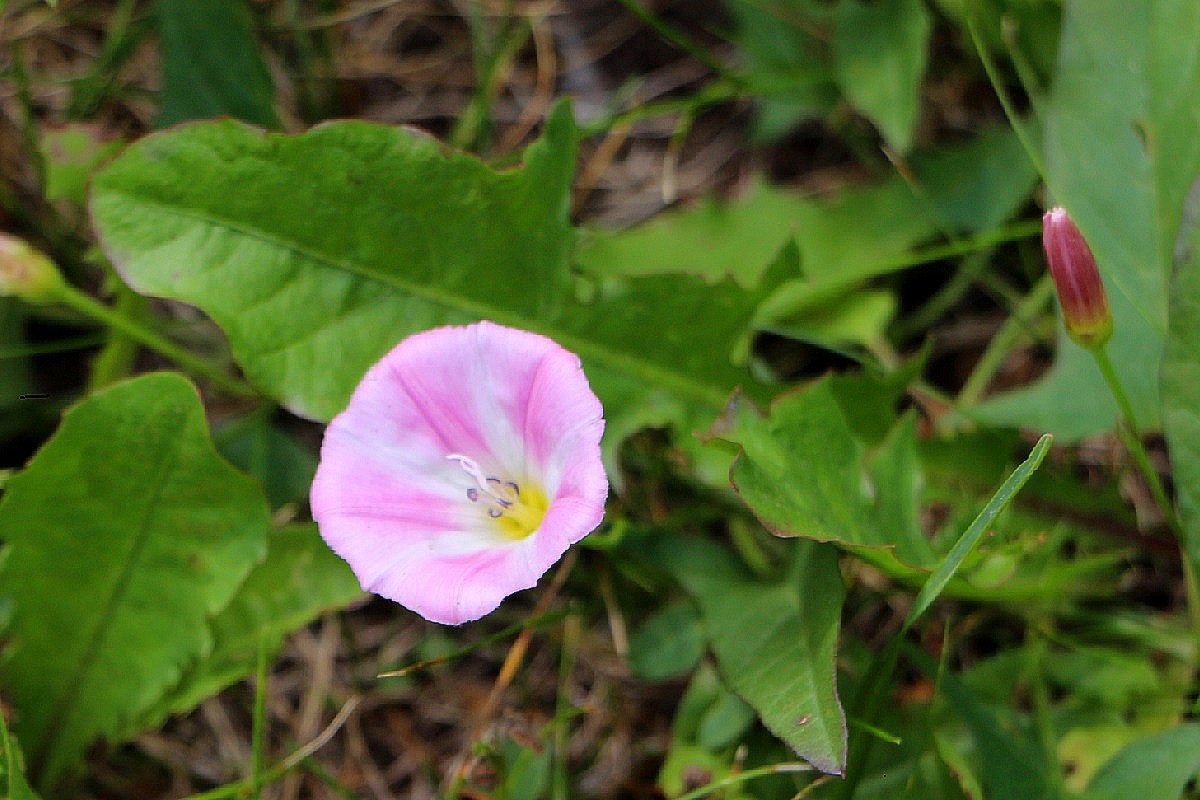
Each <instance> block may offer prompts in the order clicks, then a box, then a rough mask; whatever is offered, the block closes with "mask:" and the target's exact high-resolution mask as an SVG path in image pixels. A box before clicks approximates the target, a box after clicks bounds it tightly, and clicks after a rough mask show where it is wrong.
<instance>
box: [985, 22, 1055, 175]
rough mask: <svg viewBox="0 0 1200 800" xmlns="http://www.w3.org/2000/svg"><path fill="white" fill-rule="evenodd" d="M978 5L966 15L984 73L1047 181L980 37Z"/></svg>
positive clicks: (1029, 137) (1034, 148)
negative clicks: (977, 20)
mask: <svg viewBox="0 0 1200 800" xmlns="http://www.w3.org/2000/svg"><path fill="white" fill-rule="evenodd" d="M977 5H978V3H974V4H972V7H969V8H968V9H967V13H966V15H965V16H966V20H967V33H968V34H970V36H971V42H972V43H973V44H974V45H975V51H976V52H977V53H978V54H979V60H980V62H981V63H982V64H983V71H984V72H986V73H987V76H988V81H990V82H991V84H992V89H993V90H994V91H995V92H996V98H997V99H998V100H999V101H1000V106H1001V108H1003V109H1004V116H1006V117H1007V118H1008V124H1009V125H1011V126H1012V129H1013V132H1014V133H1015V134H1016V135H1017V139H1018V140H1019V141H1020V142H1021V147H1022V148H1023V149H1024V150H1025V155H1027V156H1028V157H1029V160H1030V162H1031V163H1032V164H1033V166H1034V169H1036V170H1037V172H1038V174H1039V175H1041V176H1042V178H1043V179H1045V176H1046V165H1045V163H1044V162H1043V161H1042V156H1041V153H1039V152H1038V149H1037V147H1035V146H1034V143H1033V137H1032V136H1030V135H1029V131H1028V130H1027V129H1026V127H1025V123H1024V122H1023V121H1022V120H1021V118H1020V116H1019V115H1018V114H1017V110H1016V107H1015V106H1014V105H1013V101H1012V98H1011V97H1009V95H1008V90H1007V89H1005V88H1004V84H1003V83H1002V82H1001V80H1000V71H999V70H997V69H996V62H995V61H993V60H992V54H991V53H989V52H988V49H987V45H985V44H984V42H983V37H981V36H980V35H979V27H978V26H977V24H976V22H975V11H976V8H975V6H977Z"/></svg>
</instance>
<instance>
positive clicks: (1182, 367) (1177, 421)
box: [1162, 181, 1200, 578]
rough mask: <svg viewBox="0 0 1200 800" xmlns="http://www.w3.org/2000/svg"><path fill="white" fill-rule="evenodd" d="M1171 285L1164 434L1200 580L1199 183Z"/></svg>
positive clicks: (1193, 564)
mask: <svg viewBox="0 0 1200 800" xmlns="http://www.w3.org/2000/svg"><path fill="white" fill-rule="evenodd" d="M1192 200H1193V207H1191V208H1189V209H1188V213H1187V216H1188V220H1187V222H1186V223H1185V225H1186V227H1185V228H1184V230H1183V231H1182V232H1181V235H1180V241H1179V248H1178V266H1177V268H1176V271H1175V277H1174V280H1173V282H1172V285H1171V328H1170V332H1169V334H1168V336H1167V350H1166V355H1165V356H1164V360H1163V371H1162V395H1163V430H1164V432H1165V433H1166V436H1167V444H1168V445H1169V446H1170V450H1171V467H1172V469H1173V471H1174V478H1175V489H1176V493H1177V496H1178V502H1179V514H1180V518H1181V520H1182V523H1183V529H1184V541H1183V549H1184V552H1185V554H1186V555H1187V558H1188V562H1189V564H1190V566H1191V575H1192V576H1193V578H1194V577H1195V576H1196V575H1200V181H1197V182H1196V184H1195V187H1194V188H1193V196H1192Z"/></svg>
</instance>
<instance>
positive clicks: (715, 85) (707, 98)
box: [579, 78, 742, 138]
mask: <svg viewBox="0 0 1200 800" xmlns="http://www.w3.org/2000/svg"><path fill="white" fill-rule="evenodd" d="M741 96H742V90H741V89H740V88H739V87H738V85H737V84H736V83H734V82H732V81H727V80H724V79H721V78H718V79H716V80H714V81H712V82H710V83H707V84H705V85H704V86H702V87H701V88H700V89H699V90H698V91H696V92H695V93H694V94H690V95H688V96H687V97H681V98H674V99H669V100H656V101H654V102H651V103H640V104H638V105H636V106H634V107H633V108H630V109H627V110H625V111H619V112H616V113H614V114H612V115H610V116H607V117H602V118H601V119H598V120H596V121H595V122H591V123H588V124H586V125H584V126H583V127H581V128H580V131H579V132H580V135H581V136H583V137H584V138H590V137H592V136H599V135H601V134H605V133H608V132H609V131H610V130H612V129H613V128H615V127H616V126H617V125H621V124H625V123H633V122H638V121H640V120H643V119H653V118H655V117H662V116H666V115H667V114H678V113H681V112H682V113H691V114H696V113H699V112H700V111H701V110H703V109H704V108H706V107H707V106H711V105H716V104H717V103H724V102H727V101H729V100H735V99H737V98H739V97H741Z"/></svg>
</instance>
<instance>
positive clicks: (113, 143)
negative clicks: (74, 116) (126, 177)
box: [38, 122, 124, 206]
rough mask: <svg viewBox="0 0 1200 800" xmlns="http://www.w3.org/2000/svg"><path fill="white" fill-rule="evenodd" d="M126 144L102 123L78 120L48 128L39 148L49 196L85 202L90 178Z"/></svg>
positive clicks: (45, 129)
mask: <svg viewBox="0 0 1200 800" xmlns="http://www.w3.org/2000/svg"><path fill="white" fill-rule="evenodd" d="M123 146H124V142H122V141H121V140H120V139H113V138H111V134H110V133H109V132H108V131H106V130H104V128H103V127H101V126H100V125H94V124H91V123H85V122H74V123H70V124H68V125H65V126H63V127H54V128H44V129H42V131H41V132H40V136H39V140H38V149H39V150H40V151H41V155H42V159H43V161H44V162H45V164H46V199H47V200H69V201H70V202H72V203H77V204H79V205H80V206H82V205H83V204H84V203H85V202H86V201H87V182H88V179H89V178H91V177H92V172H93V171H94V170H95V169H96V167H98V166H100V165H101V164H103V163H104V162H105V161H107V160H108V159H109V158H111V157H112V156H114V155H116V153H117V151H119V150H120V149H121V147H123Z"/></svg>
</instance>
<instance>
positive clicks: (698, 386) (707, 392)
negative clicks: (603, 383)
mask: <svg viewBox="0 0 1200 800" xmlns="http://www.w3.org/2000/svg"><path fill="white" fill-rule="evenodd" d="M108 194H109V196H110V197H121V198H124V199H125V200H126V201H127V202H129V203H130V204H131V205H137V206H141V207H145V208H150V209H156V210H158V211H160V212H162V213H164V214H167V215H170V214H175V215H177V216H178V217H183V218H187V219H193V220H197V221H199V222H202V223H204V224H207V225H211V226H213V227H215V228H221V229H225V230H227V231H230V232H231V233H233V234H240V235H242V236H246V237H249V238H252V239H255V240H257V241H259V242H262V243H264V244H267V245H271V246H274V247H277V248H280V249H282V250H286V251H288V252H291V253H294V254H296V255H298V256H300V257H302V258H305V259H307V260H309V261H311V262H314V263H316V264H317V265H319V266H322V267H324V268H326V269H333V270H341V271H344V272H347V273H350V274H352V275H355V276H358V277H360V278H363V279H365V280H369V281H373V282H375V283H379V284H382V285H384V286H387V287H388V288H390V289H394V290H397V291H400V292H405V293H408V294H411V295H413V296H415V297H418V298H420V299H422V300H425V301H426V302H429V303H433V304H436V305H440V306H443V307H445V308H449V309H453V310H456V311H461V312H465V313H467V314H469V315H472V316H477V317H479V318H481V319H489V320H492V321H493V322H499V323H501V324H505V325H509V326H511V327H516V328H523V329H525V330H530V331H534V332H536V333H541V334H543V335H545V336H548V337H550V338H552V339H554V340H555V341H557V342H558V343H559V344H561V345H563V346H564V347H566V348H567V349H568V350H571V351H573V352H574V353H576V354H577V355H579V356H580V357H582V358H583V359H584V360H585V361H594V362H596V363H599V364H602V365H604V366H607V367H609V368H610V369H616V370H617V371H620V372H625V373H628V374H631V375H634V376H636V377H638V378H640V379H642V380H644V381H647V382H649V383H652V384H657V385H660V386H666V387H668V388H670V389H672V390H673V391H674V392H675V393H677V394H681V395H684V396H687V397H691V398H692V399H694V400H698V401H700V402H702V403H704V404H705V405H706V406H709V407H710V408H713V409H716V410H720V409H721V408H723V407H724V405H725V402H726V400H727V399H728V396H729V393H730V391H732V389H733V387H728V386H722V385H715V384H708V383H704V382H700V381H695V380H691V379H689V378H688V377H686V376H685V375H683V374H681V373H678V372H673V371H671V370H668V369H664V368H663V367H660V366H658V365H656V364H654V363H652V362H648V361H644V360H641V359H638V358H636V357H633V356H630V355H628V354H626V353H622V352H620V351H617V350H613V349H612V348H609V347H604V346H603V345H599V344H597V343H596V341H595V340H593V339H587V338H581V337H578V336H575V335H574V334H572V333H570V332H569V331H565V330H562V329H559V328H556V327H555V326H553V325H547V324H545V323H544V322H543V321H542V320H539V319H536V318H530V317H523V316H520V315H518V314H512V313H510V312H509V311H507V310H506V309H503V308H501V307H497V306H491V305H488V304H486V303H483V302H480V301H477V300H473V299H471V298H468V297H465V296H463V295H458V294H453V293H450V292H445V291H441V290H439V289H438V288H437V287H436V286H435V285H430V284H421V283H414V282H411V281H406V280H404V279H402V278H400V277H399V276H395V275H389V274H385V273H379V272H371V271H368V269H367V268H365V267H363V266H361V265H358V264H356V263H355V262H352V261H348V260H339V259H337V258H334V257H331V256H329V255H327V254H325V253H320V252H317V251H314V250H311V249H309V248H306V247H303V246H300V245H299V244H297V243H295V242H293V241H289V240H287V239H284V238H283V237H280V236H278V235H276V234H273V233H270V232H267V231H263V230H262V229H259V228H254V227H251V226H248V225H244V224H239V223H237V222H236V221H232V220H229V219H226V218H223V217H220V216H217V215H214V214H211V213H208V212H206V211H200V210H197V209H192V208H185V207H182V206H179V205H172V204H169V203H162V202H157V201H153V200H147V199H145V198H144V197H141V196H138V195H131V194H129V193H127V192H123V191H121V190H119V189H109V190H108ZM110 255H111V254H110ZM114 260H116V259H114ZM176 299H181V300H184V301H185V302H186V301H188V298H185V297H178V296H176Z"/></svg>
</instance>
